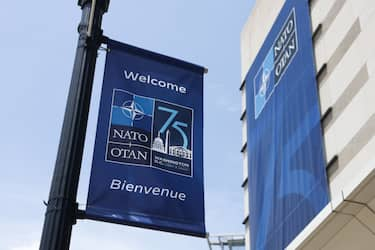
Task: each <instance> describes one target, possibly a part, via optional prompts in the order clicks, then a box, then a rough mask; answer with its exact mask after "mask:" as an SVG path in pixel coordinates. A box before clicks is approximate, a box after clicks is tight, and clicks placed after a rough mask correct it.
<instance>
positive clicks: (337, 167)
mask: <svg viewBox="0 0 375 250" xmlns="http://www.w3.org/2000/svg"><path fill="white" fill-rule="evenodd" d="M285 1H288V0H256V2H255V4H254V7H253V9H252V12H251V14H250V16H249V18H248V20H247V22H246V24H245V26H244V28H243V31H242V34H241V56H242V59H241V65H242V69H241V70H242V81H243V83H242V84H241V87H240V90H241V94H242V115H241V121H242V126H243V129H242V133H243V141H242V144H243V145H242V149H241V152H242V153H243V170H244V179H243V184H242V187H243V189H244V204H245V214H244V224H245V228H246V247H247V249H250V241H251V239H250V233H249V232H250V230H251V228H250V226H249V202H248V197H249V195H248V192H249V190H248V183H247V180H248V170H247V169H248V161H247V153H246V151H247V150H246V145H247V129H246V128H247V124H246V88H245V84H246V83H245V81H244V80H245V76H246V73H247V72H248V70H249V68H250V66H251V65H252V63H253V61H254V59H255V57H256V55H257V53H258V51H259V49H260V48H261V46H262V44H263V42H264V40H265V38H266V36H267V34H268V32H269V31H270V29H271V27H272V25H273V23H274V21H275V19H276V17H277V15H278V13H279V11H280V10H281V8H282V6H283V5H284V3H285ZM310 13H311V19H312V30H313V34H312V39H313V44H314V51H315V60H316V71H317V81H318V89H319V95H320V105H321V114H322V128H323V133H324V142H325V150H326V157H327V162H328V164H327V169H326V171H327V175H328V181H329V191H330V202H329V204H328V205H327V206H326V207H325V208H324V209H323V210H322V211H321V212H320V213H319V214H318V215H317V216H316V217H315V218H314V219H313V220H312V221H311V222H310V223H309V224H308V225H307V226H306V227H305V228H304V230H303V231H302V232H301V233H300V234H299V235H298V236H297V237H296V238H295V239H294V240H293V241H292V242H291V243H290V244H289V246H288V247H287V249H311V250H312V249H314V250H315V249H323V250H328V249H329V250H336V249H337V250H353V249H361V250H367V249H369V250H370V249H375V137H374V135H375V1H374V0H311V1H310ZM252 250H254V249H252Z"/></svg>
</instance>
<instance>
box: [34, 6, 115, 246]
mask: <svg viewBox="0 0 375 250" xmlns="http://www.w3.org/2000/svg"><path fill="white" fill-rule="evenodd" d="M109 1H110V0H79V1H78V5H79V6H81V8H82V18H81V22H80V24H79V26H78V32H79V40H78V46H77V51H76V57H75V62H74V68H73V73H72V80H71V84H70V89H69V96H68V100H67V104H66V109H65V116H64V123H63V128H62V131H61V136H60V144H59V149H58V153H57V159H56V164H55V170H54V174H53V179H52V183H51V189H50V194H49V199H48V203H47V211H46V214H45V221H44V226H43V233H42V239H41V243H40V250H67V249H69V246H70V237H71V233H72V226H73V225H74V224H75V223H76V219H77V212H78V204H77V202H76V199H77V189H78V181H79V175H80V171H81V162H82V153H83V147H84V142H85V135H86V128H87V119H88V112H89V106H90V99H91V90H92V85H93V79H94V71H95V65H96V57H97V51H98V49H99V46H100V44H101V42H102V33H103V32H102V30H101V24H102V17H103V14H104V13H105V12H107V10H108V6H109Z"/></svg>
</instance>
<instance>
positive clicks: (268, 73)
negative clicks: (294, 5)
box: [253, 9, 298, 119]
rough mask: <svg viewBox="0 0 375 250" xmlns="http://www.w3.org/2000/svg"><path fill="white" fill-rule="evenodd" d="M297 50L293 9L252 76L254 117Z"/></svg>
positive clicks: (264, 104)
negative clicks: (253, 76)
mask: <svg viewBox="0 0 375 250" xmlns="http://www.w3.org/2000/svg"><path fill="white" fill-rule="evenodd" d="M297 51H298V40H297V27H296V14H295V9H292V11H291V12H290V14H289V17H288V19H287V20H286V21H285V23H284V25H283V27H282V29H281V31H280V33H279V35H278V36H277V38H276V40H275V41H274V43H273V45H272V47H271V49H270V50H269V51H268V53H267V55H266V57H265V59H264V61H263V63H262V66H261V67H260V68H259V70H258V72H257V73H256V75H255V78H254V83H253V84H254V102H255V105H254V107H255V119H257V118H258V116H259V115H260V113H261V112H262V111H263V109H264V107H265V106H266V104H267V102H268V100H269V99H270V97H271V96H272V94H273V92H274V91H275V88H276V87H277V85H278V84H279V82H280V79H281V78H282V77H283V75H284V72H285V71H286V70H287V68H288V67H289V65H290V63H291V62H292V60H293V58H294V56H295V55H296V53H297Z"/></svg>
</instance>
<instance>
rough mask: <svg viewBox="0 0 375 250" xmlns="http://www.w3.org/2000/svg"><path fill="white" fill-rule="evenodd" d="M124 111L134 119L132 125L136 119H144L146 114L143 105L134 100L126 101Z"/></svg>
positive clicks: (122, 108) (123, 106) (128, 116)
mask: <svg viewBox="0 0 375 250" xmlns="http://www.w3.org/2000/svg"><path fill="white" fill-rule="evenodd" d="M121 110H122V113H123V114H124V115H125V116H126V117H127V118H129V119H130V120H131V121H132V126H133V122H134V121H139V120H142V118H143V117H144V116H145V112H144V110H143V108H142V106H141V105H139V104H138V103H136V102H135V101H134V100H133V101H126V102H124V103H123V104H122V106H121Z"/></svg>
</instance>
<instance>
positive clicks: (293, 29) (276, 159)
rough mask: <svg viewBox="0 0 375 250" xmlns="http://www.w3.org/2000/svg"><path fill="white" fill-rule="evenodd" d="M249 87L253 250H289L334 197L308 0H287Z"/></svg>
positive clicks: (253, 69) (248, 80) (252, 71)
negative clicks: (328, 175) (327, 166)
mask: <svg viewBox="0 0 375 250" xmlns="http://www.w3.org/2000/svg"><path fill="white" fill-rule="evenodd" d="M260 25H261V24H260ZM259 28H262V27H259ZM246 93H247V114H248V115H247V124H248V143H247V145H248V148H247V153H248V162H249V166H248V167H249V182H248V183H249V195H250V197H249V203H250V204H249V206H250V216H249V218H250V228H251V229H250V232H251V249H257V250H261V249H284V248H285V247H287V245H288V244H289V243H290V242H291V241H292V240H293V239H294V238H295V237H296V236H297V235H298V234H299V233H300V232H301V230H302V229H303V228H304V227H305V226H306V225H307V224H308V223H309V222H310V221H311V220H312V219H313V217H315V216H316V215H317V214H318V213H319V212H320V211H321V210H322V208H323V207H325V206H326V204H327V203H328V189H327V179H326V171H325V157H324V151H323V140H322V131H321V125H320V105H319V98H318V91H317V83H316V79H315V63H314V54H313V45H312V32H311V20H310V12H309V5H308V1H307V0H287V1H286V2H285V5H284V7H283V8H282V10H281V12H280V14H279V16H278V17H277V19H276V21H275V23H274V25H273V27H272V28H271V31H270V33H269V34H268V36H267V37H266V40H265V42H264V44H263V46H262V47H261V49H260V51H259V54H258V55H257V57H256V59H255V61H254V63H253V65H252V66H251V68H250V71H249V72H248V74H247V76H246Z"/></svg>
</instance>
